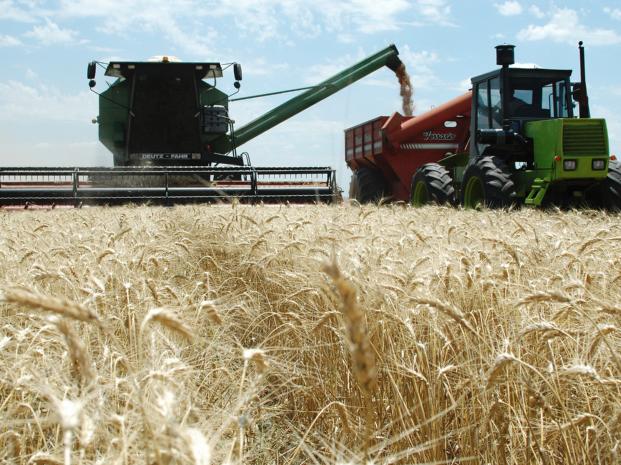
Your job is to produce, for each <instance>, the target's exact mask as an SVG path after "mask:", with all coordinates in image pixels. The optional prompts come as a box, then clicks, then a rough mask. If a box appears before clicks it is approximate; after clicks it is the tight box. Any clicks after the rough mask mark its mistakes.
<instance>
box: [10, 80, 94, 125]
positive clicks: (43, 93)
mask: <svg viewBox="0 0 621 465" xmlns="http://www.w3.org/2000/svg"><path fill="white" fill-rule="evenodd" d="M96 114H97V99H95V98H92V94H90V92H88V91H87V90H85V91H82V92H79V93H78V94H75V95H66V94H63V93H62V92H60V91H59V90H58V89H56V88H54V87H49V86H47V85H44V84H41V85H37V86H31V85H26V84H24V83H22V82H17V81H5V82H0V121H8V122H11V123H12V122H15V121H19V120H24V121H33V120H38V121H79V122H83V123H88V122H89V121H90V120H91V119H92V118H93V117H94V116H95V115H96Z"/></svg>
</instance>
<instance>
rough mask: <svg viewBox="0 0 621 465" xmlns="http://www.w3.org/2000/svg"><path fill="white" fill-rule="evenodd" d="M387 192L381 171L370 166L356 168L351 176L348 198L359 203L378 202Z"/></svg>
mask: <svg viewBox="0 0 621 465" xmlns="http://www.w3.org/2000/svg"><path fill="white" fill-rule="evenodd" d="M387 194H388V192H387V188H386V182H385V181H384V178H383V176H382V173H380V172H379V171H376V170H372V169H370V168H366V167H364V166H363V167H361V168H358V169H357V170H356V171H355V172H354V174H352V176H351V183H350V184H349V198H350V199H356V200H357V201H358V202H359V203H371V202H379V201H380V200H381V199H382V198H383V197H385V196H386V195H387Z"/></svg>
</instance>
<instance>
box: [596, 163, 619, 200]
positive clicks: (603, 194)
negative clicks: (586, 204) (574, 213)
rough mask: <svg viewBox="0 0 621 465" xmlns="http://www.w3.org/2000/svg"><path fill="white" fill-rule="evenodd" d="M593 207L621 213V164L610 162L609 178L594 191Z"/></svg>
mask: <svg viewBox="0 0 621 465" xmlns="http://www.w3.org/2000/svg"><path fill="white" fill-rule="evenodd" d="M594 194H595V195H594V198H592V199H591V202H590V204H591V206H593V207H596V208H605V209H606V210H612V211H621V163H619V162H618V161H615V160H610V162H609V163H608V176H607V177H606V179H604V180H603V181H602V182H601V184H600V185H599V186H598V188H597V189H594Z"/></svg>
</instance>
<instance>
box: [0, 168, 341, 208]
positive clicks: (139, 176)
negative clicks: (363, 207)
mask: <svg viewBox="0 0 621 465" xmlns="http://www.w3.org/2000/svg"><path fill="white" fill-rule="evenodd" d="M338 196H339V190H338V188H337V186H336V179H335V172H334V170H333V169H331V168H315V167H313V168H299V167H295V168H282V167H279V168H269V167H261V168H257V167H231V168H213V167H125V168H0V206H1V207H18V206H19V207H24V206H26V207H28V206H33V207H36V206H45V207H54V206H73V207H80V206H82V205H118V204H126V203H150V204H157V205H175V204H185V203H202V202H231V201H239V202H245V203H259V202H265V203H271V202H284V201H290V202H295V203H313V202H327V203H329V202H333V201H335V200H336V199H337V197H338Z"/></svg>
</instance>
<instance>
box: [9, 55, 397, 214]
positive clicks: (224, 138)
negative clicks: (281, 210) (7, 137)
mask: <svg viewBox="0 0 621 465" xmlns="http://www.w3.org/2000/svg"><path fill="white" fill-rule="evenodd" d="M398 55H399V52H398V50H397V48H396V47H395V46H394V45H390V46H389V47H386V48H385V49H383V50H381V51H379V52H378V53H376V54H374V55H372V56H370V57H368V58H366V59H364V60H362V61H361V62H359V63H357V64H355V65H353V66H350V67H349V68H347V69H345V70H343V71H341V72H340V73H338V74H336V75H335V76H333V77H331V78H329V79H327V80H325V81H324V82H322V83H320V84H318V85H316V86H312V87H307V88H302V89H294V91H295V90H297V91H303V92H302V93H301V94H299V95H297V96H295V97H293V98H291V99H290V100H288V101H286V102H285V103H283V104H282V105H279V106H277V107H276V108H274V109H272V110H270V111H268V112H267V113H265V114H264V115H262V116H260V117H258V118H256V119H255V120H253V121H251V122H250V123H248V124H246V125H244V126H242V127H240V128H235V126H234V120H233V118H232V117H231V115H230V114H229V102H232V101H236V100H245V99H248V98H254V97H262V96H264V95H272V94H278V93H284V92H290V91H281V92H273V93H270V94H263V95H258V96H251V97H242V98H238V99H231V98H230V97H231V96H232V95H235V94H236V93H237V91H238V90H239V88H240V87H241V84H240V81H241V80H242V68H241V66H240V65H239V64H238V63H234V64H232V67H233V72H234V77H235V83H234V87H235V89H236V90H235V91H234V92H233V93H232V94H231V95H227V94H226V93H224V92H223V91H222V90H220V89H218V88H217V87H216V85H217V80H218V79H219V78H220V77H222V75H223V71H224V70H225V69H226V67H223V66H222V65H221V64H220V63H215V62H201V63H181V62H175V61H172V60H170V59H168V58H167V57H163V58H162V59H160V60H159V61H155V62H153V61H148V62H111V63H108V64H107V65H106V66H105V75H106V76H109V77H113V78H116V81H115V82H113V83H112V84H111V85H110V86H109V87H108V88H107V89H106V90H104V91H103V92H101V93H100V94H98V95H99V116H98V117H97V118H96V119H95V120H94V122H95V123H97V124H98V126H99V140H100V141H101V142H102V144H103V145H104V146H105V147H106V148H108V150H110V152H111V153H112V154H113V162H114V168H0V205H24V204H45V205H50V204H54V205H61V204H65V205H81V204H115V203H127V202H151V203H160V204H173V203H188V202H205V201H214V200H216V201H227V200H230V199H233V198H237V199H239V200H240V201H250V202H257V201H266V202H270V201H272V202H282V201H290V202H316V201H322V202H331V201H334V200H336V199H337V198H338V197H339V189H338V187H337V185H336V179H335V174H334V170H333V169H332V168H327V167H254V166H252V165H251V163H250V157H249V155H248V154H247V153H239V152H238V148H239V147H240V146H242V145H243V144H245V143H246V142H248V141H250V140H252V139H254V138H255V137H257V136H259V135H261V134H263V133H264V132H266V131H268V130H270V129H272V128H273V127H274V126H276V125H278V124H280V123H282V122H283V121H285V120H287V119H289V118H291V117H292V116H294V115H296V114H298V113H300V112H302V111H304V110H306V109H307V108H309V107H310V106H312V105H315V104H316V103H318V102H320V101H322V100H324V99H325V98H327V97H329V96H330V95H332V94H334V93H336V92H338V91H339V90H341V89H343V88H345V87H347V86H349V85H351V84H353V83H354V82H356V81H358V80H360V79H362V78H363V77H365V76H367V75H369V74H371V73H373V72H374V71H377V70H378V69H380V68H382V67H384V66H386V67H388V68H389V69H391V70H392V71H394V72H395V73H396V72H397V71H398V70H399V69H401V68H402V66H403V65H402V63H401V60H400V59H399V56H398ZM98 66H101V64H100V63H97V62H91V63H90V64H89V65H88V70H87V78H88V79H89V86H90V88H91V89H94V88H95V87H96V82H95V75H96V70H97V67H98ZM93 92H94V90H93ZM284 155H285V154H283V156H284Z"/></svg>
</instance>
